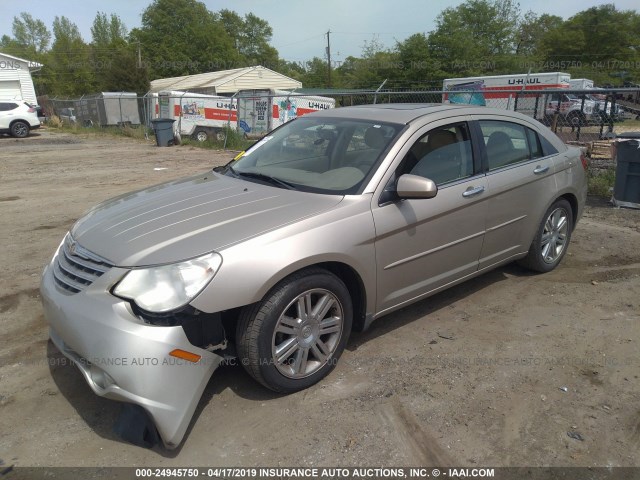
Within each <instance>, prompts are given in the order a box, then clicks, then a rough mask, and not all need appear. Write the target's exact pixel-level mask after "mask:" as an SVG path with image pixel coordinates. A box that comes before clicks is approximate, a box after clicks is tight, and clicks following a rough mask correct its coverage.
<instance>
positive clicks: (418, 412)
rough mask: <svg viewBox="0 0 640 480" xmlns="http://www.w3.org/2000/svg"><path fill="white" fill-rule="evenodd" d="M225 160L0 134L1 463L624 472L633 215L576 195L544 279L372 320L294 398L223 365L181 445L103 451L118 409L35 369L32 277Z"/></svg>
mask: <svg viewBox="0 0 640 480" xmlns="http://www.w3.org/2000/svg"><path fill="white" fill-rule="evenodd" d="M232 156H233V154H232V153H229V152H226V153H214V152H211V151H206V150H199V149H195V148H193V147H174V148H162V149H161V148H157V147H155V146H153V145H152V144H151V143H146V144H145V143H140V142H137V141H134V140H130V139H125V138H111V137H104V138H103V137H91V138H83V137H79V136H71V135H65V134H52V133H48V132H46V131H43V132H41V134H40V135H39V136H37V137H32V138H29V139H26V140H20V141H17V140H14V139H10V138H8V137H1V138H0V185H1V186H2V188H1V191H0V211H1V212H2V215H1V216H0V245H2V249H1V250H0V260H1V262H0V263H1V264H2V276H1V277H0V459H2V460H3V461H4V463H5V465H11V464H13V465H15V466H143V465H153V466H171V465H179V466H189V465H196V466H206V465H210V466H278V465H279V466H299V465H300V464H304V465H313V466H361V465H365V466H374V465H375V466H382V465H384V466H405V465H437V466H447V465H451V466H469V467H473V466H477V467H480V466H592V465H597V466H640V380H639V378H638V375H640V314H639V312H640V211H634V210H615V209H612V208H611V207H610V205H608V204H607V203H606V202H604V201H598V200H593V199H592V200H591V201H590V204H589V206H588V208H587V210H586V213H585V216H584V218H583V219H582V221H581V222H580V223H579V225H578V227H577V230H576V231H575V233H574V237H573V241H572V244H571V248H570V250H569V254H568V256H567V257H566V258H565V260H564V262H563V263H562V264H561V266H560V267H559V268H558V269H556V270H555V271H554V272H552V273H550V274H546V275H531V274H529V273H527V272H525V271H524V270H521V269H519V268H518V267H516V266H508V267H506V268H502V269H500V270H497V271H494V272H492V273H489V274H486V275H484V276H482V277H480V278H477V279H475V280H472V281H470V282H468V283H465V284H463V285H460V286H458V287H456V288H453V289H452V290H449V291H448V292H444V293H442V294H439V295H437V296H435V297H432V298H431V299H428V300H426V301H423V302H420V303H418V304H416V305H414V306H411V307H409V308H406V309H404V310H402V311H400V312H397V313H395V314H392V315H390V316H388V317H386V318H384V319H381V320H379V321H378V322H377V323H374V325H373V327H372V329H371V330H370V331H369V332H367V333H364V334H354V335H353V336H352V337H351V339H350V341H349V344H348V350H347V351H346V352H345V354H344V355H343V357H342V360H341V361H340V363H339V365H338V366H337V368H336V370H335V371H334V372H333V373H332V374H331V375H330V376H329V377H328V378H327V379H326V380H325V381H323V382H321V383H320V384H319V385H316V386H315V387H313V388H311V389H309V390H306V391H303V392H300V393H297V394H294V395H289V396H279V395H275V394H273V393H270V392H268V391H267V390H265V389H264V388H263V387H261V386H259V385H258V384H257V383H255V382H253V381H252V380H251V379H250V378H249V377H248V375H247V374H245V372H244V371H243V370H242V367H240V366H224V367H222V368H221V369H219V370H218V371H216V373H215V374H214V376H213V378H212V379H211V381H210V383H209V385H208V387H207V389H206V391H205V394H204V396H203V398H202V400H201V402H200V405H199V408H198V410H197V413H196V415H195V417H194V419H193V421H192V423H191V427H190V429H189V431H188V434H187V436H186V439H185V441H184V443H183V446H182V447H181V448H180V449H178V450H177V451H173V452H168V451H165V450H163V449H161V448H159V447H156V448H154V449H152V450H145V449H142V448H139V447H136V446H133V445H130V444H127V443H124V442H123V441H121V440H119V439H118V438H117V437H116V436H115V435H114V434H113V433H112V425H113V421H114V420H115V418H116V417H117V415H118V413H119V411H120V404H118V403H116V402H113V401H109V400H104V399H101V398H99V397H97V396H95V395H94V394H93V393H92V391H91V390H90V389H89V387H88V386H87V385H86V384H85V381H84V379H83V378H82V376H81V375H80V373H79V372H78V371H77V370H76V368H75V367H72V366H57V367H50V366H49V364H50V363H56V362H55V360H56V359H59V358H61V356H60V354H59V353H58V352H57V351H56V349H55V348H54V347H52V345H51V343H50V342H48V340H47V327H46V325H45V323H44V319H43V315H42V311H41V306H40V300H39V295H38V283H39V277H40V273H41V270H42V268H43V266H44V264H45V263H46V262H47V261H48V260H49V259H50V257H51V255H52V254H53V252H54V250H55V248H56V247H57V245H58V243H59V242H60V240H61V238H62V237H63V235H64V234H65V232H66V231H67V230H68V229H69V228H70V227H71V225H72V224H73V222H74V221H75V220H76V219H77V218H78V217H79V216H80V215H81V214H82V212H84V211H85V210H86V209H88V208H89V207H90V206H92V205H94V204H95V203H97V202H99V201H101V200H103V199H106V198H108V197H111V196H114V195H116V194H120V193H123V192H126V191H129V190H133V189H137V188H140V187H143V186H146V185H152V184H155V183H159V182H161V181H164V180H169V179H173V178H176V177H180V176H184V175H186V174H190V173H194V172H198V171H204V170H206V169H209V168H211V166H213V165H215V164H220V163H225V162H226V161H227V160H228V159H229V158H230V157H232ZM52 360H53V361H52ZM564 387H566V391H564V390H565V389H564ZM568 432H576V433H577V434H578V435H574V434H573V433H572V435H573V436H574V437H576V438H571V437H570V436H569V435H568ZM10 477H11V475H9V476H7V477H6V478H10Z"/></svg>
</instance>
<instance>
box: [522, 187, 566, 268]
mask: <svg viewBox="0 0 640 480" xmlns="http://www.w3.org/2000/svg"><path fill="white" fill-rule="evenodd" d="M572 231H573V211H572V208H571V205H570V204H569V202H567V201H566V200H564V199H559V200H556V201H555V202H554V204H553V205H551V206H550V207H549V209H548V210H547V211H546V213H545V214H544V217H543V218H542V222H540V226H539V227H538V230H537V231H536V236H535V238H534V239H533V242H532V243H531V247H530V248H529V253H528V254H527V256H526V257H524V258H523V259H522V260H520V261H519V262H518V263H520V265H522V266H523V267H526V268H528V269H530V270H533V271H536V272H542V273H546V272H550V271H551V270H553V269H554V268H556V267H557V266H558V264H559V263H560V261H561V260H562V258H563V257H564V255H565V253H567V249H568V248H569V242H570V241H571V232H572Z"/></svg>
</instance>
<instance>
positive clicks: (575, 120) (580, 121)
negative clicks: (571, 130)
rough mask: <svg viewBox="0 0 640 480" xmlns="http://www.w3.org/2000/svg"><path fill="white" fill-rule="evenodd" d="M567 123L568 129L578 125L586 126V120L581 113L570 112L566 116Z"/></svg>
mask: <svg viewBox="0 0 640 480" xmlns="http://www.w3.org/2000/svg"><path fill="white" fill-rule="evenodd" d="M567 121H568V122H569V126H570V127H577V126H579V125H582V126H584V125H586V123H587V122H586V118H585V116H584V114H583V113H582V112H571V113H570V114H569V115H567Z"/></svg>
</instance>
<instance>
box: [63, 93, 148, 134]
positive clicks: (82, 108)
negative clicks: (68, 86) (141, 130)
mask: <svg viewBox="0 0 640 480" xmlns="http://www.w3.org/2000/svg"><path fill="white" fill-rule="evenodd" d="M73 108H74V110H75V116H76V120H77V122H78V123H80V124H81V125H84V126H87V127H89V126H94V125H95V126H100V127H107V126H116V125H118V126H122V125H140V111H139V108H138V95H137V94H136V93H134V92H100V93H96V94H93V95H85V96H83V97H82V98H81V99H79V100H75V101H74V102H73Z"/></svg>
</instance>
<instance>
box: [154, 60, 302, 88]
mask: <svg viewBox="0 0 640 480" xmlns="http://www.w3.org/2000/svg"><path fill="white" fill-rule="evenodd" d="M300 87H302V82H299V81H298V80H294V79H293V78H290V77H287V76H286V75H282V74H281V73H278V72H274V71H273V70H270V69H268V68H266V67H262V66H260V65H258V66H255V67H246V68H236V69H234V70H221V71H218V72H209V73H200V74H197V75H186V76H184V77H173V78H160V79H158V80H153V81H152V82H151V90H150V92H151V93H158V92H161V91H167V90H179V91H183V92H197V93H205V94H208V95H231V94H234V93H236V92H238V91H239V90H263V89H273V90H295V89H296V88H300Z"/></svg>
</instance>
